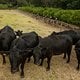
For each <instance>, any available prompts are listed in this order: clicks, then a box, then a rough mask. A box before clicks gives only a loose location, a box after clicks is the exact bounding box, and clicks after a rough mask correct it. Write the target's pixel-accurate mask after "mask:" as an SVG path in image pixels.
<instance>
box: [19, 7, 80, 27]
mask: <svg viewBox="0 0 80 80" xmlns="http://www.w3.org/2000/svg"><path fill="white" fill-rule="evenodd" d="M19 9H20V10H23V11H27V12H30V13H33V14H38V15H40V16H45V17H49V18H53V19H55V18H57V19H58V20H60V21H64V22H67V23H71V24H75V25H78V26H80V10H63V9H56V8H43V7H33V6H30V7H29V6H26V7H19Z"/></svg>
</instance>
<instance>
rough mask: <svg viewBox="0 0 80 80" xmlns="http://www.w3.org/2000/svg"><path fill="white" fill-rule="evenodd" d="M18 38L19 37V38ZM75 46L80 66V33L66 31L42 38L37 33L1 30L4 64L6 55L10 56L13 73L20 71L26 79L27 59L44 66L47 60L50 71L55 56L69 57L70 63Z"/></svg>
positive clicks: (1, 49) (0, 43)
mask: <svg viewBox="0 0 80 80" xmlns="http://www.w3.org/2000/svg"><path fill="white" fill-rule="evenodd" d="M17 36H18V37H17ZM73 45H75V52H76V56H77V60H78V67H77V69H78V70H79V64H80V31H79V30H65V31H62V32H53V33H52V34H50V35H48V36H47V37H44V38H42V37H40V36H38V34H37V33H36V32H29V33H22V31H20V30H18V31H14V30H13V29H12V28H11V27H10V26H5V27H4V28H2V29H1V30H0V54H1V55H2V57H3V64H4V63H6V60H5V54H6V55H9V61H10V65H11V73H15V72H17V71H19V67H20V71H21V73H20V75H21V77H24V64H25V61H26V59H28V62H29V61H30V58H31V56H33V58H34V64H37V65H40V66H42V64H43V61H44V59H45V58H47V63H48V66H47V70H49V69H50V61H51V58H52V56H53V55H60V54H62V53H64V57H63V58H66V55H67V56H68V60H67V63H68V62H70V55H71V50H72V46H73Z"/></svg>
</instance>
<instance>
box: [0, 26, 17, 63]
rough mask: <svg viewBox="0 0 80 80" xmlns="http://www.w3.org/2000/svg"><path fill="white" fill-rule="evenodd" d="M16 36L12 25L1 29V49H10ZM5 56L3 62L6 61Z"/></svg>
mask: <svg viewBox="0 0 80 80" xmlns="http://www.w3.org/2000/svg"><path fill="white" fill-rule="evenodd" d="M15 38H16V36H15V33H14V30H13V29H12V28H11V27H10V26H5V27H4V28H3V29H1V31H0V51H4V52H6V51H9V49H10V46H11V43H12V41H13V40H14V39H15ZM2 56H3V64H4V63H6V61H5V55H4V54H3V53H2Z"/></svg>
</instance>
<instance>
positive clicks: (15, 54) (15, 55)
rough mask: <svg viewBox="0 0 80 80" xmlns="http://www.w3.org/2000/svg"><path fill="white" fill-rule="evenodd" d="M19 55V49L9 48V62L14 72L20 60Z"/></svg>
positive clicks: (17, 68)
mask: <svg viewBox="0 0 80 80" xmlns="http://www.w3.org/2000/svg"><path fill="white" fill-rule="evenodd" d="M21 59H22V57H21V55H20V51H19V50H18V49H16V48H13V49H11V50H10V55H9V60H10V64H11V72H12V73H15V72H17V71H18V70H19V65H20V62H21Z"/></svg>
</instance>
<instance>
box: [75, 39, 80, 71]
mask: <svg viewBox="0 0 80 80" xmlns="http://www.w3.org/2000/svg"><path fill="white" fill-rule="evenodd" d="M75 52H76V57H77V61H78V66H77V70H79V65H80V40H79V41H78V42H77V43H76V44H75Z"/></svg>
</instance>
